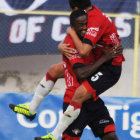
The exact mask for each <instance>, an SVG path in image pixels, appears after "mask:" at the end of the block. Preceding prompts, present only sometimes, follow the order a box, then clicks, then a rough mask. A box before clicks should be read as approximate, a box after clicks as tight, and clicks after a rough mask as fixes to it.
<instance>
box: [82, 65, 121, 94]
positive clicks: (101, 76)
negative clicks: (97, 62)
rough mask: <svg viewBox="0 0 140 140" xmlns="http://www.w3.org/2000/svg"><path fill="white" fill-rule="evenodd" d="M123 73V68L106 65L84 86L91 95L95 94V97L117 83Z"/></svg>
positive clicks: (89, 78)
mask: <svg viewBox="0 0 140 140" xmlns="http://www.w3.org/2000/svg"><path fill="white" fill-rule="evenodd" d="M121 71H122V67H121V66H114V65H110V64H104V65H102V66H101V67H100V68H99V69H98V70H97V71H96V72H95V73H93V74H92V75H91V76H90V77H88V78H87V80H85V81H84V82H83V83H82V84H83V85H84V86H85V88H86V89H87V91H88V92H89V93H93V96H98V95H100V94H101V93H103V92H104V91H106V90H107V89H109V88H110V87H112V86H114V85H115V84H116V83H117V81H118V80H119V78H120V75H121Z"/></svg>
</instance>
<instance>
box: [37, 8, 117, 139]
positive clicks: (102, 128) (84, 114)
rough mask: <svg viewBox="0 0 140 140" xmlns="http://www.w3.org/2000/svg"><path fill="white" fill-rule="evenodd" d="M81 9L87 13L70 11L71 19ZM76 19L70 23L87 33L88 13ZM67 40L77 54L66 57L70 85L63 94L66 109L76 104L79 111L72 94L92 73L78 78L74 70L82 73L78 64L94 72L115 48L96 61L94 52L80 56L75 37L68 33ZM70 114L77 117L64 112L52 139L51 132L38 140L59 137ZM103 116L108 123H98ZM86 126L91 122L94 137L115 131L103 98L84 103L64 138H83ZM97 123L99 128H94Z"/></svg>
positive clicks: (77, 110)
mask: <svg viewBox="0 0 140 140" xmlns="http://www.w3.org/2000/svg"><path fill="white" fill-rule="evenodd" d="M81 12H83V13H85V12H84V11H81V10H79V11H76V12H73V13H72V14H71V18H70V19H71V22H72V21H75V19H74V18H72V17H73V15H75V14H76V15H78V16H80V15H79V14H78V13H80V14H81ZM75 18H76V17H75ZM76 19H77V20H76V21H75V22H74V25H75V26H74V25H73V24H72V23H71V25H73V27H74V28H75V30H76V33H77V34H78V33H80V34H81V33H83V34H85V30H86V23H87V21H86V19H85V14H83V16H80V17H79V18H76ZM75 23H76V24H75ZM76 25H77V26H76ZM64 42H65V43H69V44H70V47H71V48H73V49H74V52H75V54H74V55H72V56H71V57H70V58H69V59H68V58H66V57H65V56H63V66H64V73H65V80H66V85H67V89H66V92H65V95H64V111H65V109H66V108H67V106H68V104H69V103H70V104H71V105H72V104H74V106H75V110H76V112H79V105H78V104H77V103H76V102H72V101H71V99H72V97H73V94H74V92H75V90H76V89H77V87H79V86H80V84H81V82H82V80H83V79H84V78H86V77H87V76H89V75H90V74H89V75H87V74H86V76H85V75H84V76H83V75H82V74H79V75H80V76H78V78H77V74H75V73H78V72H80V73H81V71H79V67H80V69H82V72H87V71H86V69H85V68H88V69H89V71H88V73H90V72H94V71H96V69H97V68H98V67H99V66H100V65H102V64H103V63H104V62H105V61H107V60H109V59H111V58H112V57H116V56H112V53H113V48H112V49H111V50H112V51H111V50H110V51H108V55H103V56H102V57H101V58H99V59H98V60H97V61H95V56H94V54H93V53H92V52H90V53H89V54H88V55H87V56H85V57H83V58H82V57H81V56H80V55H79V53H78V52H77V50H76V48H75V45H74V43H73V40H72V39H71V37H70V36H69V35H68V36H67V37H66V38H65V41H64ZM113 55H114V54H113ZM117 56H118V55H117ZM94 61H95V62H94ZM93 62H94V64H93ZM89 64H90V66H89ZM86 65H88V66H86ZM91 66H92V68H91ZM95 113H96V115H95ZM72 115H73V114H72ZM69 117H72V118H74V116H71V115H70V114H65V115H64V116H63V119H62V120H63V122H62V121H61V120H60V122H59V124H58V126H57V128H56V129H55V130H54V131H53V132H52V135H53V136H54V138H53V136H51V135H50V134H49V135H46V136H43V137H41V138H40V137H38V138H36V140H43V139H44V140H45V139H46V140H47V138H48V139H49V138H50V139H58V136H59V135H60V133H62V132H63V130H62V129H61V127H63V129H64V128H65V129H66V128H67V123H66V124H65V119H66V118H69ZM103 119H104V120H107V122H106V123H103V124H100V125H99V124H98V123H100V122H101V120H103ZM79 122H80V123H79ZM86 125H89V126H90V127H91V129H92V131H93V133H94V134H95V136H99V137H103V138H104V137H106V139H107V138H109V136H112V132H114V131H115V126H114V122H113V120H112V118H111V117H110V116H109V113H108V111H107V109H106V107H105V106H104V103H103V101H102V100H101V99H100V98H98V97H97V98H92V99H91V100H88V102H85V103H84V104H83V106H82V111H81V113H80V115H79V117H78V118H77V119H76V120H75V122H74V123H72V125H71V126H70V127H68V129H67V130H66V131H65V132H64V135H63V139H64V140H71V139H72V140H78V139H80V136H81V134H82V131H83V129H84V128H85V126H86ZM95 126H96V127H97V128H98V129H96V130H95ZM75 128H76V130H75ZM108 128H110V129H108ZM57 131H58V132H57ZM77 131H78V132H77ZM109 133H110V134H109ZM107 134H108V137H107ZM113 134H114V133H113ZM114 136H116V135H114ZM116 139H117V136H116ZM104 140H105V139H104Z"/></svg>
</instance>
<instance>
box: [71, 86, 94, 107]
mask: <svg viewBox="0 0 140 140" xmlns="http://www.w3.org/2000/svg"><path fill="white" fill-rule="evenodd" d="M90 98H92V94H91V93H88V91H87V89H86V88H85V87H84V86H83V85H81V86H79V87H78V88H77V89H76V91H75V93H74V96H73V98H72V101H75V102H78V103H81V104H82V103H83V102H84V101H86V100H88V99H90Z"/></svg>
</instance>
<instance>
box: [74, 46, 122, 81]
mask: <svg viewBox="0 0 140 140" xmlns="http://www.w3.org/2000/svg"><path fill="white" fill-rule="evenodd" d="M122 51H123V46H122V45H120V46H114V47H112V48H111V49H109V50H104V53H103V55H102V56H101V57H100V58H99V59H98V60H96V61H95V62H94V63H93V64H90V65H88V66H84V65H81V66H80V67H79V68H78V67H77V68H74V67H73V68H74V72H75V74H76V77H77V78H78V79H79V80H84V79H86V78H87V77H89V76H90V75H91V74H92V73H94V72H95V71H96V70H97V69H98V68H99V67H100V66H101V65H102V64H104V63H105V62H107V61H108V60H110V59H112V58H115V57H118V56H119V55H120V54H121V53H122Z"/></svg>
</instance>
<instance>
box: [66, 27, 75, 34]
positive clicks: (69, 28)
mask: <svg viewBox="0 0 140 140" xmlns="http://www.w3.org/2000/svg"><path fill="white" fill-rule="evenodd" d="M66 32H67V34H69V35H72V34H73V33H75V30H74V29H73V28H72V27H70V26H69V27H68V28H67V31H66Z"/></svg>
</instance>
